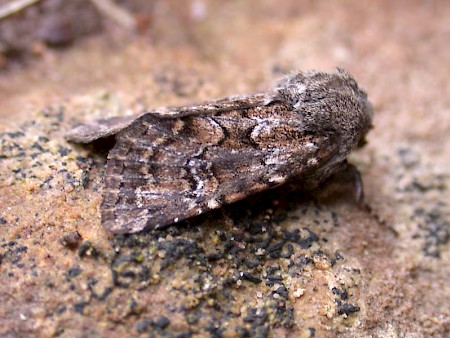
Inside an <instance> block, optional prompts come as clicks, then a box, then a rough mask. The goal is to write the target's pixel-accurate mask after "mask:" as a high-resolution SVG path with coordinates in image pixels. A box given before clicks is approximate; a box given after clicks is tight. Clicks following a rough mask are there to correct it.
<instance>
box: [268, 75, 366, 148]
mask: <svg viewBox="0 0 450 338" xmlns="http://www.w3.org/2000/svg"><path fill="white" fill-rule="evenodd" d="M275 89H276V94H275V97H276V99H277V100H280V101H283V102H285V103H287V104H289V105H291V106H292V109H294V110H296V111H297V112H298V114H299V119H300V120H301V122H302V124H304V125H305V127H306V129H310V130H313V131H321V130H323V131H324V132H333V133H335V134H339V135H340V136H341V137H342V138H345V139H346V140H348V143H349V145H350V144H351V145H354V144H356V145H358V144H363V143H364V140H365V136H366V134H367V132H368V131H369V130H370V128H371V127H372V117H373V109H372V104H371V103H370V102H369V100H368V99H367V94H366V93H365V91H364V90H363V89H361V88H360V87H359V86H358V84H357V82H356V81H355V79H354V78H353V77H352V76H351V75H350V74H349V73H348V72H347V71H345V70H344V69H341V68H338V69H337V71H336V72H334V73H324V72H317V71H310V72H298V73H294V74H291V75H289V76H287V77H285V78H283V79H282V80H281V81H279V82H278V83H277V85H276V87H275Z"/></svg>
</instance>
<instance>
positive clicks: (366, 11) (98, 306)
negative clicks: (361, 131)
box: [0, 0, 450, 337]
mask: <svg viewBox="0 0 450 338" xmlns="http://www.w3.org/2000/svg"><path fill="white" fill-rule="evenodd" d="M117 3H118V4H120V5H121V6H123V8H126V9H127V10H129V11H135V13H136V18H137V19H138V21H139V23H140V26H139V27H140V30H139V32H138V34H137V35H133V36H131V35H127V34H125V33H124V32H123V31H120V29H118V28H117V27H115V28H114V27H113V28H111V29H106V30H104V31H103V32H102V33H98V34H97V35H94V36H91V37H90V38H85V39H81V40H76V41H75V42H74V44H73V45H72V46H71V47H70V48H66V49H57V50H54V49H51V48H47V47H43V46H41V47H39V50H40V52H39V55H37V56H35V57H32V58H29V59H27V60H25V61H21V62H20V63H15V62H14V61H9V60H6V61H5V60H3V62H6V63H4V69H3V71H2V73H0V98H1V102H2V104H1V105H0V303H1V306H0V337H123V336H133V337H138V336H142V337H313V336H316V337H336V336H340V337H405V336H407V337H448V336H449V335H450V284H449V283H448V278H449V276H450V263H449V262H450V244H449V242H450V205H449V203H450V202H449V201H450V170H449V169H448V168H449V167H450V153H449V152H448V151H446V150H447V149H450V137H449V135H450V96H449V95H448V93H450V80H449V76H448V75H449V70H450V46H449V44H448V41H449V39H450V26H449V24H448V18H449V17H450V5H449V3H448V1H444V0H442V1H427V2H424V1H416V0H410V1H406V0H402V1H396V2H391V1H373V2H360V1H351V0H346V1H340V2H329V1H314V2H311V1H293V0H292V1H284V2H273V1H237V0H236V1H227V2H219V1H202V0H195V1H194V0H192V1H185V2H183V4H180V3H179V2H178V1H162V0H160V1H155V2H154V3H153V4H152V6H147V7H148V8H146V6H145V5H143V4H139V1H128V2H127V1H119V2H117ZM139 5H141V7H139ZM110 26H114V24H110ZM107 27H109V26H107ZM30 39H31V38H30ZM24 41H25V40H24ZM27 43H28V42H27ZM27 43H26V44H27ZM0 61H1V60H0ZM1 65H2V64H1V62H0V66H1ZM336 66H340V67H344V68H346V69H348V70H349V72H350V73H351V74H352V75H354V76H355V78H356V79H357V80H358V82H359V83H360V84H361V85H362V86H363V87H364V88H365V89H366V91H367V92H368V94H369V98H370V100H371V101H372V102H373V104H374V112H375V115H374V129H373V130H372V131H371V132H370V133H369V137H368V144H367V145H366V146H365V147H364V148H362V149H361V150H359V151H358V152H356V153H354V154H353V155H352V156H351V158H350V162H351V163H353V164H354V165H355V166H356V167H358V168H359V170H360V172H361V174H362V179H363V182H364V185H365V203H366V205H365V206H361V205H359V204H358V203H356V202H355V200H354V196H353V195H352V193H351V189H345V188H344V189H343V188H342V186H339V185H338V184H336V187H335V189H333V187H328V188H327V189H325V190H323V191H318V192H317V193H315V194H302V193H294V192H292V191H291V190H290V189H288V187H285V186H284V187H283V186H282V187H279V188H277V189H275V190H272V191H267V192H264V193H261V194H259V195H255V196H252V197H251V198H249V199H246V200H244V201H242V202H239V203H235V204H233V205H229V206H227V207H224V208H222V209H220V210H217V211H214V212H210V213H207V214H206V215H203V216H200V217H197V218H194V219H190V220H188V221H186V222H183V223H180V224H178V225H176V226H171V227H168V228H166V229H163V230H159V231H153V232H142V233H138V234H133V235H119V236H113V235H112V234H111V233H108V232H107V231H106V230H104V229H102V227H101V226H100V215H99V210H98V209H99V205H100V203H101V191H102V186H103V178H104V168H105V161H106V159H105V158H106V153H107V149H108V146H110V145H108V144H95V145H91V146H80V145H75V144H71V143H67V142H66V141H65V140H64V133H65V132H66V130H68V129H69V128H71V127H72V126H74V125H75V124H77V123H81V122H87V121H91V120H94V119H99V118H105V117H111V116H120V115H126V114H132V113H137V112H139V111H141V110H142V109H144V108H147V107H159V106H167V105H183V104H188V103H193V102H199V101H204V100H209V99H213V98H218V97H221V96H227V95H232V94H242V93H250V92H257V91H259V90H264V89H266V88H268V87H269V86H270V84H271V83H273V81H274V80H276V79H278V78H279V77H280V76H281V75H282V74H284V73H286V72H289V71H291V70H307V69H318V70H325V71H332V70H333V69H335V67H336Z"/></svg>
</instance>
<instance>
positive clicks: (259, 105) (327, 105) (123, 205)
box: [66, 69, 372, 233]
mask: <svg viewBox="0 0 450 338" xmlns="http://www.w3.org/2000/svg"><path fill="white" fill-rule="evenodd" d="M371 123H372V106H371V104H370V103H369V101H368V100H367V95H366V93H365V92H364V91H363V90H361V89H360V88H359V87H358V85H357V83H356V81H355V80H354V79H353V78H352V77H351V75H350V74H348V73H347V72H346V71H344V70H342V69H338V70H337V71H336V72H334V73H323V72H314V71H311V72H298V73H294V74H291V75H289V76H287V77H285V78H283V79H281V80H280V81H279V82H278V83H276V85H275V86H274V87H273V88H271V89H269V90H267V91H266V92H263V93H258V94H250V95H243V96H237V97H228V98H223V99H219V100H216V101H211V102H206V103H203V104H199V105H192V106H187V107H178V108H172V107H170V108H162V109H157V110H153V111H148V112H145V113H142V114H140V115H138V116H128V117H119V118H112V119H108V120H100V121H96V122H92V123H88V124H84V125H80V126H78V127H75V128H74V129H72V130H71V131H69V132H68V133H67V135H66V138H67V139H68V140H69V141H73V142H78V143H89V142H92V141H95V140H97V139H100V138H104V137H107V136H113V135H114V136H115V139H116V143H115V145H114V147H113V148H112V149H111V150H110V152H109V154H108V160H107V164H106V175H105V183H104V190H103V202H102V205H101V217H102V224H103V226H104V227H105V228H106V229H108V230H110V231H112V232H114V233H133V232H138V231H141V230H143V229H144V228H149V229H157V228H160V227H163V226H167V225H170V224H172V223H176V222H179V221H181V220H183V219H186V218H189V217H192V216H196V215H199V214H202V213H204V212H206V211H208V210H211V209H215V208H219V207H221V206H222V205H224V204H228V203H233V202H235V201H238V200H240V199H243V198H245V197H246V196H249V195H250V194H254V193H256V192H260V191H262V190H266V189H269V188H273V187H275V186H278V185H280V184H282V183H284V182H286V181H288V180H295V181H296V184H298V185H299V186H300V188H301V189H304V190H311V189H315V188H316V187H317V186H318V185H319V184H321V183H323V182H324V181H325V180H326V179H327V178H329V177H330V176H331V175H333V174H335V173H337V172H338V171H340V170H342V169H343V168H344V167H345V166H346V157H347V155H348V154H349V153H350V152H351V151H352V150H353V149H355V148H356V147H357V146H358V144H360V143H362V141H364V138H365V135H366V133H367V132H368V130H369V129H370V127H371Z"/></svg>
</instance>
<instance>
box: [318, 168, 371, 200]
mask: <svg viewBox="0 0 450 338" xmlns="http://www.w3.org/2000/svg"><path fill="white" fill-rule="evenodd" d="M318 195H319V196H318V197H319V198H320V199H321V198H325V199H328V198H336V197H338V196H339V197H343V196H346V197H349V198H352V199H353V200H354V201H355V202H356V203H357V204H359V205H361V206H364V186H363V181H362V178H361V174H360V172H359V171H358V169H357V168H356V167H355V166H354V165H352V164H350V163H347V161H345V162H344V163H343V166H342V169H341V170H340V171H338V172H337V173H336V174H334V175H332V176H331V177H329V178H328V179H327V180H326V181H325V182H323V183H322V184H321V185H320V187H319V189H318Z"/></svg>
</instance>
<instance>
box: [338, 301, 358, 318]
mask: <svg viewBox="0 0 450 338" xmlns="http://www.w3.org/2000/svg"><path fill="white" fill-rule="evenodd" d="M359 310H360V308H359V307H358V306H355V305H352V304H349V303H342V304H340V302H338V314H339V315H347V316H348V315H349V314H352V313H355V312H358V311H359Z"/></svg>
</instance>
